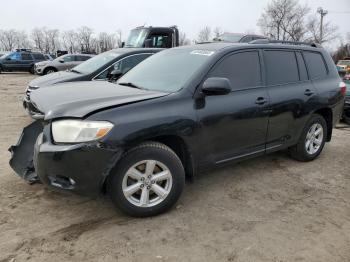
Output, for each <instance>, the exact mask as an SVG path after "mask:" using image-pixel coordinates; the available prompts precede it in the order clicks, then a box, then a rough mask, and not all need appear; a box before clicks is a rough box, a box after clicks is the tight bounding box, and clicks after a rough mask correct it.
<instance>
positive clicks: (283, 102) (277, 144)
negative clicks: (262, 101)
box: [264, 49, 316, 151]
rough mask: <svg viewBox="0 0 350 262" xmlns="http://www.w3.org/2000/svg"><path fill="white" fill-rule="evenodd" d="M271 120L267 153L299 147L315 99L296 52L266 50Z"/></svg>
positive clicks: (304, 69) (311, 86)
mask: <svg viewBox="0 0 350 262" xmlns="http://www.w3.org/2000/svg"><path fill="white" fill-rule="evenodd" d="M264 64H265V68H266V82H267V90H268V93H269V97H270V110H271V112H270V117H269V127H268V133H267V145H266V150H267V151H275V150H279V149H281V148H284V147H288V146H290V145H292V144H295V143H296V141H297V140H298V139H299V136H300V133H301V130H302V128H303V125H304V123H305V121H306V119H307V116H308V110H307V104H308V103H310V100H311V99H313V98H314V96H315V91H316V90H315V89H314V87H313V85H312V83H311V82H310V80H309V79H308V76H307V73H306V67H305V63H304V60H303V58H302V56H301V54H300V52H298V51H297V52H295V51H294V50H286V49H283V50H265V51H264Z"/></svg>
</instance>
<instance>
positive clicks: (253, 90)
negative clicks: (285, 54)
mask: <svg viewBox="0 0 350 262" xmlns="http://www.w3.org/2000/svg"><path fill="white" fill-rule="evenodd" d="M207 77H225V78H228V79H229V80H230V82H231V85H232V92H231V93H229V94H227V95H220V96H206V97H205V98H203V101H202V103H199V104H201V105H200V106H199V107H198V109H197V115H198V120H199V123H200V128H199V130H200V131H199V132H200V134H199V136H198V137H199V141H198V142H199V143H201V144H202V146H201V149H203V150H202V151H201V152H200V154H201V156H202V161H203V162H204V163H200V164H202V165H205V164H213V163H223V162H227V161H231V160H235V159H239V158H241V157H245V156H251V155H256V154H263V153H264V152H265V139H266V132H267V125H268V114H269V111H268V106H269V98H268V94H267V90H266V88H265V87H264V85H263V81H262V72H261V66H260V54H259V51H257V50H252V51H243V52H237V53H233V54H229V55H226V56H225V57H224V58H222V59H221V60H220V61H219V62H218V63H217V64H216V66H215V67H214V68H213V69H212V70H211V72H210V73H209V74H208V76H207ZM197 103H198V101H197Z"/></svg>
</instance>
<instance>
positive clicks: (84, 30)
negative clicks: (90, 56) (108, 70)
mask: <svg viewBox="0 0 350 262" xmlns="http://www.w3.org/2000/svg"><path fill="white" fill-rule="evenodd" d="M77 35H78V41H79V44H80V46H81V52H92V51H94V50H92V49H93V48H92V47H93V45H94V43H93V42H95V40H94V39H93V30H92V29H91V28H89V27H87V26H82V27H80V28H79V29H78V34H77Z"/></svg>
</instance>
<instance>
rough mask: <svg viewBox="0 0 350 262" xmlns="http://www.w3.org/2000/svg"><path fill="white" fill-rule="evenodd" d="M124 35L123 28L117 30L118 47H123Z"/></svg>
mask: <svg viewBox="0 0 350 262" xmlns="http://www.w3.org/2000/svg"><path fill="white" fill-rule="evenodd" d="M122 37H123V32H122V30H121V29H118V30H117V33H116V38H117V46H118V47H122V45H123V40H122Z"/></svg>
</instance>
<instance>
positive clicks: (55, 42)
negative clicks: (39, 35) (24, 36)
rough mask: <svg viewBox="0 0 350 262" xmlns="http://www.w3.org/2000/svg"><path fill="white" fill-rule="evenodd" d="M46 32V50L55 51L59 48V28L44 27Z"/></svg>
mask: <svg viewBox="0 0 350 262" xmlns="http://www.w3.org/2000/svg"><path fill="white" fill-rule="evenodd" d="M43 32H44V51H45V53H54V52H56V51H57V50H58V48H59V45H60V43H59V30H58V29H47V28H43Z"/></svg>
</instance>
